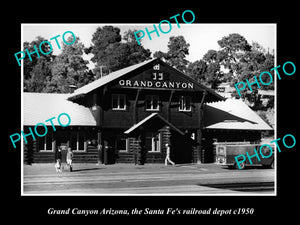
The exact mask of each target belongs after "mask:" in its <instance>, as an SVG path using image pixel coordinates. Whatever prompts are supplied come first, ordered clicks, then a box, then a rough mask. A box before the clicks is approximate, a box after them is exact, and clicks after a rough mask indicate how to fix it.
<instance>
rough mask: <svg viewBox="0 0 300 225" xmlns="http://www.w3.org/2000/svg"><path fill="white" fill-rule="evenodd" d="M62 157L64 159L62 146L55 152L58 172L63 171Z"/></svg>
mask: <svg viewBox="0 0 300 225" xmlns="http://www.w3.org/2000/svg"><path fill="white" fill-rule="evenodd" d="M61 159H62V155H61V148H60V147H58V148H57V151H56V152H55V169H56V172H62V168H61Z"/></svg>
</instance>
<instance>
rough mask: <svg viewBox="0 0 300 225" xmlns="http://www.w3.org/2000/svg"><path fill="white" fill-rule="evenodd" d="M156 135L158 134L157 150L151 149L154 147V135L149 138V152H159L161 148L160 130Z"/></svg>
mask: <svg viewBox="0 0 300 225" xmlns="http://www.w3.org/2000/svg"><path fill="white" fill-rule="evenodd" d="M157 135H158V150H157V151H155V150H153V149H155V147H154V146H155V142H154V138H155V137H152V138H151V150H150V151H148V152H149V153H161V149H162V146H161V145H162V134H161V132H158V133H157Z"/></svg>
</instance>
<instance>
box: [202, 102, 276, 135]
mask: <svg viewBox="0 0 300 225" xmlns="http://www.w3.org/2000/svg"><path fill="white" fill-rule="evenodd" d="M204 127H205V128H206V129H231V130H234V129H236V130H273V129H272V128H271V127H270V126H269V125H268V124H267V123H266V122H265V121H264V120H263V119H262V118H260V117H259V116H258V115H257V114H256V113H255V112H254V111H253V110H252V109H250V108H249V107H248V106H247V105H246V103H244V102H243V101H242V100H238V99H226V101H222V102H213V103H207V104H206V107H205V110H204Z"/></svg>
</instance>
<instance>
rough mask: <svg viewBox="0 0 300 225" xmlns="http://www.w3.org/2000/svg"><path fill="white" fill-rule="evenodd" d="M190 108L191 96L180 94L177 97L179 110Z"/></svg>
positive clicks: (184, 110) (186, 110)
mask: <svg viewBox="0 0 300 225" xmlns="http://www.w3.org/2000/svg"><path fill="white" fill-rule="evenodd" d="M191 110H192V106H191V97H190V96H180V98H179V111H183V112H190V111H191Z"/></svg>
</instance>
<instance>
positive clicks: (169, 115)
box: [167, 90, 174, 122]
mask: <svg viewBox="0 0 300 225" xmlns="http://www.w3.org/2000/svg"><path fill="white" fill-rule="evenodd" d="M173 94H174V90H172V91H171V93H170V97H169V102H168V106H167V107H168V112H167V120H168V121H169V122H170V121H171V108H170V106H171V102H172V97H173Z"/></svg>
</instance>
